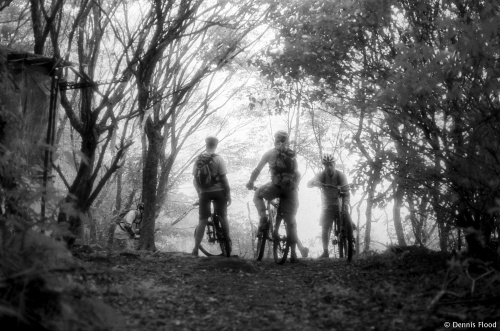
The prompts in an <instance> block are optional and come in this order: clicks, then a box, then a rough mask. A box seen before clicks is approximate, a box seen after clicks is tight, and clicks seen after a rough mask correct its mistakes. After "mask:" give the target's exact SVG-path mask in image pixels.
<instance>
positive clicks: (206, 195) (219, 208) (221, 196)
mask: <svg viewBox="0 0 500 331" xmlns="http://www.w3.org/2000/svg"><path fill="white" fill-rule="evenodd" d="M211 201H213V202H214V208H215V212H216V213H217V215H219V216H221V217H223V218H225V217H226V214H227V197H226V193H224V191H223V190H220V191H213V192H201V193H200V208H199V216H200V219H206V218H209V217H210V215H211V214H212V212H211V210H210V202H211Z"/></svg>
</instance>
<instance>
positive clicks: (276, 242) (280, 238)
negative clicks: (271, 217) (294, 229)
mask: <svg viewBox="0 0 500 331" xmlns="http://www.w3.org/2000/svg"><path fill="white" fill-rule="evenodd" d="M286 230H287V229H286V224H285V221H284V220H279V221H277V222H276V226H275V227H274V231H273V255H274V262H276V263H277V264H283V263H285V261H286V258H287V255H288V250H289V248H290V244H289V242H288V236H287V231H286Z"/></svg>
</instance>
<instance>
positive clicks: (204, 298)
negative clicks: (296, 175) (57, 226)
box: [79, 250, 500, 331]
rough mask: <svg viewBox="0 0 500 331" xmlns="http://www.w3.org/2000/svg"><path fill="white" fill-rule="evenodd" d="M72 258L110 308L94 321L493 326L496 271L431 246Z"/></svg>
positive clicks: (499, 306)
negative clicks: (296, 256) (348, 252)
mask: <svg viewBox="0 0 500 331" xmlns="http://www.w3.org/2000/svg"><path fill="white" fill-rule="evenodd" d="M79 258H80V260H81V263H82V266H83V268H82V269H83V270H85V271H84V272H83V273H84V275H85V277H84V278H83V279H84V280H82V286H84V287H85V293H86V295H90V296H92V297H93V298H95V299H96V300H99V301H103V302H104V303H105V305H106V306H107V307H109V306H110V307H111V308H112V309H111V310H106V309H104V311H107V313H106V314H108V315H113V316H112V317H110V316H108V318H107V322H106V323H107V324H108V325H103V324H102V323H101V324H100V326H101V327H103V329H104V330H108V329H121V328H123V327H125V328H126V329H127V330H130V331H131V330H450V329H451V330H464V329H467V328H481V329H485V328H484V326H492V327H493V329H495V326H496V328H497V329H498V328H500V290H499V288H500V286H499V285H500V276H499V273H498V271H497V270H495V269H493V268H490V267H489V266H488V265H487V264H484V263H479V262H477V261H474V260H470V259H450V257H449V256H445V255H443V254H440V253H436V252H431V251H423V250H415V251H405V252H403V253H401V254H394V253H384V254H379V255H373V256H370V257H365V258H361V257H357V258H355V259H353V261H352V262H350V263H349V262H347V261H345V260H342V259H332V258H330V259H307V258H302V259H300V260H299V263H293V264H292V263H289V262H286V263H285V264H284V265H277V264H275V263H274V260H272V259H264V260H263V261H261V262H257V261H253V260H247V259H240V258H238V257H231V258H223V257H210V258H208V257H194V256H191V255H189V254H186V253H174V252H171V253H168V252H155V253H150V252H130V253H122V254H119V255H114V256H111V257H109V256H104V255H102V256H101V255H99V254H95V253H89V254H80V257H79ZM111 311H113V312H114V313H113V312H111ZM101 314H104V313H103V312H101ZM101 320H104V319H103V318H101ZM447 323H449V324H447ZM481 323H484V324H481ZM487 323H494V324H487ZM482 326H483V327H482Z"/></svg>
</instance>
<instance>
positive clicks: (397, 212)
mask: <svg viewBox="0 0 500 331" xmlns="http://www.w3.org/2000/svg"><path fill="white" fill-rule="evenodd" d="M396 185H397V187H396V188H395V190H394V205H393V207H392V215H393V219H394V230H395V231H396V237H397V239H398V245H399V246H406V242H405V235H404V231H403V224H402V222H401V205H402V204H403V194H404V190H403V188H402V187H401V185H400V184H396Z"/></svg>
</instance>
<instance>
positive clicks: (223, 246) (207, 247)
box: [194, 201, 231, 257]
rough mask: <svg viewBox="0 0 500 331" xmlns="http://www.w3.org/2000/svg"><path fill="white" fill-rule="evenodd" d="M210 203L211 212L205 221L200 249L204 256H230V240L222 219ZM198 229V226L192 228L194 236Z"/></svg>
mask: <svg viewBox="0 0 500 331" xmlns="http://www.w3.org/2000/svg"><path fill="white" fill-rule="evenodd" d="M198 204H199V202H196V203H195V205H198ZM211 205H212V210H213V211H212V213H211V214H210V217H209V219H208V222H207V226H206V235H205V236H203V239H202V241H201V243H200V246H199V248H200V251H201V252H202V253H203V254H205V255H206V256H226V257H230V255H231V240H230V238H229V237H228V236H227V235H226V234H227V232H226V231H225V229H224V228H223V226H222V220H221V217H220V216H219V215H217V213H216V212H215V208H213V201H212V202H211ZM197 230H198V226H197V227H196V228H195V229H194V236H195V238H196V231H197Z"/></svg>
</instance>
